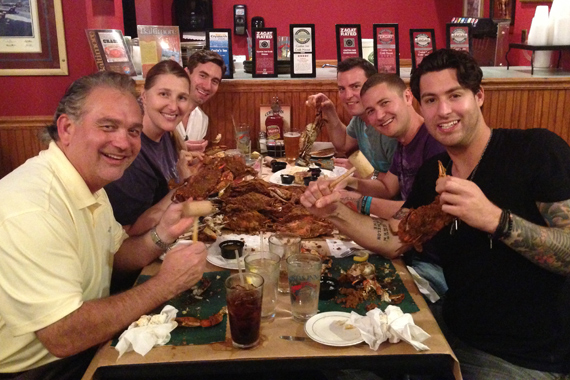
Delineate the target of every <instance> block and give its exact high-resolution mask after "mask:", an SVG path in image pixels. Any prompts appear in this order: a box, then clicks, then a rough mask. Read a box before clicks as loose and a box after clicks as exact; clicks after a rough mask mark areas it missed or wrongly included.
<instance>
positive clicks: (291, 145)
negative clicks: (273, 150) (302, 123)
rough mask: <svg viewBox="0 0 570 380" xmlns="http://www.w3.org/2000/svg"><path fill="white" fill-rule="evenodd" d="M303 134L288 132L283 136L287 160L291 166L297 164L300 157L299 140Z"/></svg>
mask: <svg viewBox="0 0 570 380" xmlns="http://www.w3.org/2000/svg"><path fill="white" fill-rule="evenodd" d="M300 139H301V134H300V133H299V132H286V133H285V134H283V140H284V141H285V159H286V160H287V162H288V163H289V164H293V163H295V161H296V160H297V158H298V157H299V140H300Z"/></svg>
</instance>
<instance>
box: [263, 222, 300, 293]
mask: <svg viewBox="0 0 570 380" xmlns="http://www.w3.org/2000/svg"><path fill="white" fill-rule="evenodd" d="M269 252H271V253H275V254H276V255H277V256H279V257H280V258H281V263H280V268H279V287H278V288H279V292H280V293H289V279H288V278H287V262H286V261H285V260H287V257H289V256H291V255H294V254H296V253H300V252H301V237H300V236H299V235H295V234H292V233H288V232H278V233H276V234H273V235H271V236H270V237H269Z"/></svg>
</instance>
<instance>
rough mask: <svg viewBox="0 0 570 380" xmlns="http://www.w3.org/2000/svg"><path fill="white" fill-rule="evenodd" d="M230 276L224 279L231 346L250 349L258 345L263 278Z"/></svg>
mask: <svg viewBox="0 0 570 380" xmlns="http://www.w3.org/2000/svg"><path fill="white" fill-rule="evenodd" d="M241 276H243V279H242V278H240V274H239V273H236V274H232V275H231V276H229V277H228V278H227V279H226V282H225V287H226V302H227V305H228V316H229V320H230V332H231V336H232V344H233V346H234V347H236V348H251V347H254V346H256V345H257V344H258V343H259V328H260V325H261V302H262V299H263V277H262V276H260V275H259V274H255V273H242V274H241Z"/></svg>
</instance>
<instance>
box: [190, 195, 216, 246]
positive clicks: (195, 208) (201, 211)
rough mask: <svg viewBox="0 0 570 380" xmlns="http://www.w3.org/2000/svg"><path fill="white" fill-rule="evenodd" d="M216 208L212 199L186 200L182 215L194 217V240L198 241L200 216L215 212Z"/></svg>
mask: <svg viewBox="0 0 570 380" xmlns="http://www.w3.org/2000/svg"><path fill="white" fill-rule="evenodd" d="M215 211H216V208H215V207H214V205H213V204H212V202H210V201H194V202H186V203H184V206H183V208H182V215H183V216H184V217H194V218H195V219H194V231H193V233H192V241H193V242H194V243H196V242H197V241H198V218H199V217H200V216H206V215H210V214H212V213H214V212H215Z"/></svg>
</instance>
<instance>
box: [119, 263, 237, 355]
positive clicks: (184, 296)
mask: <svg viewBox="0 0 570 380" xmlns="http://www.w3.org/2000/svg"><path fill="white" fill-rule="evenodd" d="M229 275H230V272H229V271H220V272H206V273H204V277H205V278H206V279H208V280H210V281H211V282H212V284H211V285H210V287H209V288H208V289H207V290H206V291H205V292H204V293H203V294H202V296H201V297H202V299H201V300H195V299H194V298H193V297H192V296H190V294H191V290H187V291H186V292H184V293H181V294H179V295H178V296H176V297H175V298H173V299H171V300H170V301H168V302H166V303H165V304H163V305H161V306H160V307H158V308H156V309H155V310H153V311H152V312H151V313H149V314H158V313H160V311H161V310H162V308H163V307H164V306H166V305H172V306H174V307H175V308H176V309H178V314H177V315H176V316H177V317H195V318H199V319H206V318H208V317H209V316H211V315H213V314H216V313H217V312H218V311H220V309H221V308H222V307H224V306H226V289H225V287H224V282H225V281H226V278H228V276H229ZM150 277H151V276H144V275H141V276H139V278H138V279H137V282H136V285H139V284H142V283H143V282H145V281H147V280H148V279H149V278H150ZM184 311H186V314H184V313H183V312H184ZM227 319H228V316H227V314H226V315H224V320H223V321H222V322H221V323H219V324H217V325H216V326H213V327H182V326H180V325H178V327H176V328H175V329H174V330H172V332H171V333H170V341H169V342H168V343H167V345H171V346H186V345H189V344H209V343H215V342H224V341H225V340H226V326H227ZM117 342H118V340H117V339H115V340H114V341H113V343H112V345H113V346H114V345H115V344H117Z"/></svg>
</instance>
